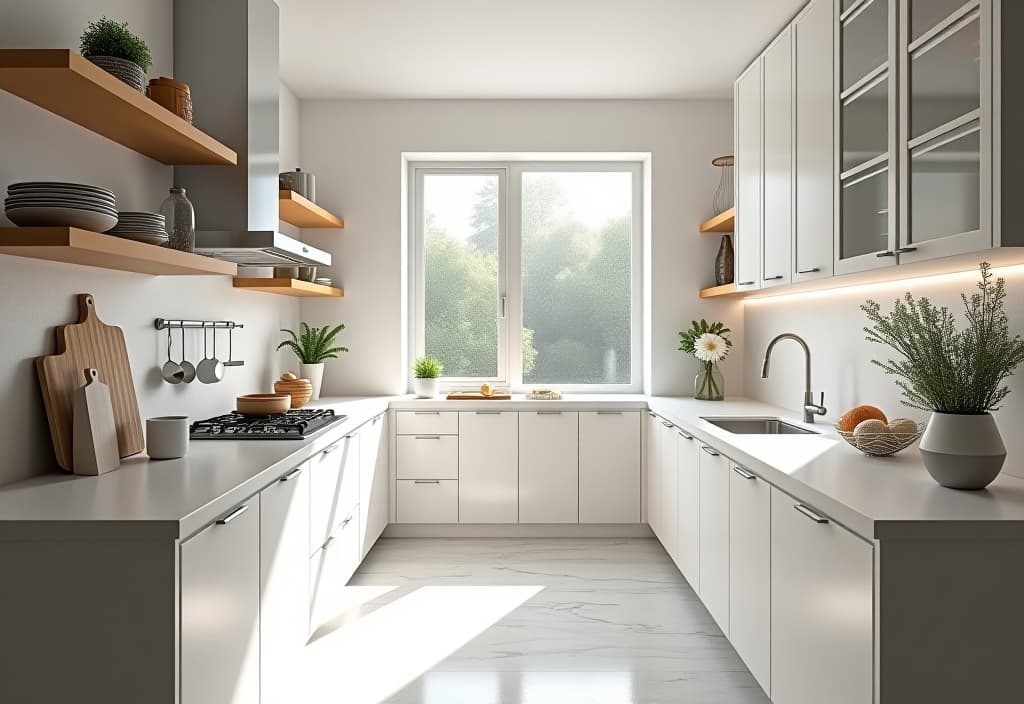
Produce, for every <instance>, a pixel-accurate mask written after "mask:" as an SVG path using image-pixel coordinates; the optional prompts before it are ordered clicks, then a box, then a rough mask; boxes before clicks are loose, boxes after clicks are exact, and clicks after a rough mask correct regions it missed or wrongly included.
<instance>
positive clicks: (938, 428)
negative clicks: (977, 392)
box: [920, 413, 1006, 489]
mask: <svg viewBox="0 0 1024 704" xmlns="http://www.w3.org/2000/svg"><path fill="white" fill-rule="evenodd" d="M920 448H921V458H922V459H923V460H924V466H925V467H926V468H927V469H928V473H929V474H931V475H932V479H934V480H935V481H937V482H938V483H939V484H941V485H942V486H944V487H948V488H950V489H984V488H985V487H986V486H988V485H989V484H991V483H992V482H993V481H994V480H995V478H996V477H997V476H998V475H999V472H1000V471H1001V470H1002V468H1003V462H1004V461H1005V460H1006V446H1005V445H1003V439H1002V437H1001V436H1000V435H999V428H998V426H996V419H995V418H993V417H992V414H991V413H986V414H984V415H978V416H963V415H957V414H953V413H933V414H932V417H931V420H929V421H928V428H927V429H926V430H925V431H924V435H923V436H922V437H921V444H920Z"/></svg>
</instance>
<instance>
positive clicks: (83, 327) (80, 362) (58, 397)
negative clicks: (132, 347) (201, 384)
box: [36, 293, 146, 471]
mask: <svg viewBox="0 0 1024 704" xmlns="http://www.w3.org/2000/svg"><path fill="white" fill-rule="evenodd" d="M78 316H79V321H78V323H76V324H71V325H61V326H59V327H58V328H57V331H56V333H57V354H53V355H48V356H46V357H38V358H36V371H37V372H38V374H39V385H40V387H41V388H42V391H43V403H44V405H45V406H46V416H47V419H48V420H49V422H50V436H51V437H52V438H53V451H54V454H56V456H57V463H58V464H59V465H60V466H61V467H63V468H64V469H66V470H68V471H72V470H73V468H74V462H73V453H72V427H73V423H72V399H73V396H74V391H75V389H76V388H78V387H79V386H82V384H83V379H84V377H83V376H82V370H83V369H87V368H94V369H97V370H98V371H99V378H100V381H102V382H103V383H104V384H106V385H107V386H108V387H110V400H111V403H112V405H113V407H114V424H115V425H116V427H117V446H118V454H119V455H120V456H121V457H130V456H131V455H135V454H138V453H140V452H142V451H143V450H144V449H146V442H145V437H144V435H143V433H142V419H141V418H140V417H139V403H138V400H137V398H136V396H135V382H134V381H133V380H132V369H131V365H130V364H129V363H128V348H127V346H126V345H125V342H124V332H123V331H122V330H121V328H119V327H116V326H113V325H107V324H105V323H104V322H103V321H101V320H100V319H99V317H98V316H97V315H96V299H95V298H94V297H93V296H92V294H89V293H80V294H78Z"/></svg>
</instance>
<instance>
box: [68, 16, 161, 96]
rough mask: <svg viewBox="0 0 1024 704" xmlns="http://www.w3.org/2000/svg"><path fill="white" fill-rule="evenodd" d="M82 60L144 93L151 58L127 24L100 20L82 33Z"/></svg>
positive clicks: (151, 62) (141, 41)
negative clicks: (87, 60)
mask: <svg viewBox="0 0 1024 704" xmlns="http://www.w3.org/2000/svg"><path fill="white" fill-rule="evenodd" d="M81 52H82V56H84V57H85V58H87V59H89V61H91V62H93V63H94V64H96V65H97V66H99V67H100V68H102V69H103V70H104V71H106V72H107V73H109V74H111V75H112V76H114V77H116V78H119V79H120V80H122V81H124V82H125V83H127V84H128V85H130V86H131V87H132V88H134V89H135V90H137V91H139V92H140V93H143V92H145V90H146V71H148V70H149V67H150V66H151V65H152V64H153V55H152V54H151V53H150V52H149V47H148V46H146V42H144V41H143V40H142V39H140V38H139V37H138V36H137V35H135V34H132V33H131V31H130V30H129V29H128V23H127V22H115V21H114V20H111V19H107V18H106V17H101V18H100V19H98V20H95V21H94V22H90V23H89V26H88V27H87V28H86V30H85V32H83V33H82V43H81Z"/></svg>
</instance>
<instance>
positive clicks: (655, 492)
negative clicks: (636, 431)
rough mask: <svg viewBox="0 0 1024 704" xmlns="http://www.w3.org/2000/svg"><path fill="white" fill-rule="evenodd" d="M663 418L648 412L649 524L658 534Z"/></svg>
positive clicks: (647, 495)
mask: <svg viewBox="0 0 1024 704" xmlns="http://www.w3.org/2000/svg"><path fill="white" fill-rule="evenodd" d="M660 440H661V419H660V418H658V416H656V415H654V414H653V413H648V414H647V444H646V451H647V452H646V456H645V461H646V474H647V491H646V497H645V498H646V502H647V510H646V513H647V525H649V526H650V527H651V531H652V532H653V533H654V534H655V535H658V532H659V531H660V530H661V505H660V504H659V501H660V497H661V443H660Z"/></svg>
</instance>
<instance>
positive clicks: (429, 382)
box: [412, 377, 441, 398]
mask: <svg viewBox="0 0 1024 704" xmlns="http://www.w3.org/2000/svg"><path fill="white" fill-rule="evenodd" d="M412 392H413V393H414V394H416V395H417V396H419V397H420V398H434V397H435V396H439V395H440V394H441V380H440V379H439V378H437V377H433V378H429V379H425V378H422V377H414V378H413V380H412Z"/></svg>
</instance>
